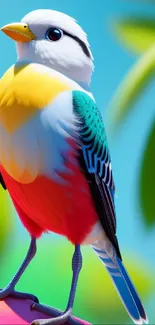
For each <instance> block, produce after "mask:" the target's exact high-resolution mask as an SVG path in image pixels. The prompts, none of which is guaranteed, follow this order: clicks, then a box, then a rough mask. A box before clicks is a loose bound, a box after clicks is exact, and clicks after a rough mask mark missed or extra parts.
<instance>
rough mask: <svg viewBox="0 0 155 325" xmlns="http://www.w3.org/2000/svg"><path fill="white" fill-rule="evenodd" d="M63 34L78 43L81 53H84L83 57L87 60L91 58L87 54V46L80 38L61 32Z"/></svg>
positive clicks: (88, 53)
mask: <svg viewBox="0 0 155 325" xmlns="http://www.w3.org/2000/svg"><path fill="white" fill-rule="evenodd" d="M63 34H64V35H66V36H69V37H71V38H73V39H74V40H75V41H76V42H78V44H79V45H80V46H81V48H82V50H83V52H84V53H85V55H86V56H87V57H88V58H91V55H90V52H89V50H88V48H87V45H86V44H85V43H84V42H83V41H82V40H81V39H80V38H78V37H77V36H74V35H72V34H69V33H67V32H65V31H64V30H63Z"/></svg>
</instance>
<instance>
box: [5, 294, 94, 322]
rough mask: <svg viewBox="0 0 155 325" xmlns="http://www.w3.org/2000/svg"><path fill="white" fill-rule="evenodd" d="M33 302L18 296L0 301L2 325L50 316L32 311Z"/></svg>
mask: <svg viewBox="0 0 155 325" xmlns="http://www.w3.org/2000/svg"><path fill="white" fill-rule="evenodd" d="M32 303H33V302H32V301H30V300H25V299H23V300H22V299H16V298H6V299H5V300H3V301H0V325H5V324H7V325H19V324H20V325H25V324H30V323H31V322H32V321H33V320H35V319H38V318H39V319H41V318H45V319H48V318H50V317H49V316H48V315H47V314H43V313H40V312H37V311H34V310H33V311H31V309H30V306H31V305H32ZM75 319H77V318H75ZM77 320H79V319H77ZM79 321H80V322H81V324H84V325H91V324H90V323H87V322H85V321H83V320H79ZM66 325H67V324H66Z"/></svg>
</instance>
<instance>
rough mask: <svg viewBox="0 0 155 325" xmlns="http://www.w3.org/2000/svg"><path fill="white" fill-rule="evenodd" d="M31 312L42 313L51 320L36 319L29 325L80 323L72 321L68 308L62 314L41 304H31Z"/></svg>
mask: <svg viewBox="0 0 155 325" xmlns="http://www.w3.org/2000/svg"><path fill="white" fill-rule="evenodd" d="M31 309H32V310H34V309H35V310H37V311H40V312H42V313H45V314H47V315H49V316H51V317H53V318H51V319H36V320H34V321H33V322H32V323H31V325H60V324H66V323H68V324H70V325H81V322H79V321H78V320H76V319H74V318H73V317H72V309H71V308H70V309H69V310H67V311H66V312H64V313H63V312H62V311H60V310H58V309H55V308H52V307H49V306H46V305H41V304H35V303H34V304H33V305H32V306H31Z"/></svg>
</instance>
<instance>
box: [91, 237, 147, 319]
mask: <svg viewBox="0 0 155 325" xmlns="http://www.w3.org/2000/svg"><path fill="white" fill-rule="evenodd" d="M105 246H107V247H105ZM102 247H103V248H102ZM92 248H93V249H94V251H95V253H96V254H97V255H98V257H99V258H100V259H101V261H102V262H103V264H104V265H105V267H106V269H107V271H108V273H109V275H110V277H111V279H112V281H113V283H114V286H115V288H116V290H117V292H118V294H119V296H120V298H121V301H122V303H123V305H124V307H125V309H126V310H127V312H128V314H129V316H130V317H131V319H132V320H133V322H134V323H135V324H143V322H144V323H146V324H148V318H147V315H146V313H145V310H144V307H143V305H142V303H141V301H140V298H139V296H138V294H137V292H136V289H135V288H134V285H133V284H132V282H131V280H130V277H129V275H128V274H127V271H126V269H125V267H124V266H123V263H122V262H121V260H120V258H119V257H118V256H117V255H116V252H115V249H114V247H113V246H112V244H111V243H110V242H109V243H108V245H105V241H98V242H95V244H93V245H92Z"/></svg>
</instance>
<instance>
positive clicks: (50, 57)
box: [2, 9, 93, 84]
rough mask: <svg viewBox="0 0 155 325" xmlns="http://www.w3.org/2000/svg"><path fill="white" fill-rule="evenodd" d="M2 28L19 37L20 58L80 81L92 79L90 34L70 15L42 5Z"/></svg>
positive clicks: (17, 39) (17, 40)
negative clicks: (40, 7)
mask: <svg viewBox="0 0 155 325" xmlns="http://www.w3.org/2000/svg"><path fill="white" fill-rule="evenodd" d="M2 31H3V32H4V33H5V34H7V35H8V36H10V37H11V38H13V39H14V40H15V41H16V44H17V54H18V60H19V61H29V62H35V63H40V64H44V65H46V66H48V67H50V68H52V69H54V70H56V71H59V72H60V73H63V74H64V75H66V76H67V77H69V78H72V79H73V80H75V81H77V82H83V83H87V84H89V83H90V80H91V74H92V71H93V56H92V54H91V51H90V47H89V43H88V40H87V35H86V34H85V32H84V31H83V30H82V28H81V27H80V26H79V25H78V24H77V22H76V21H75V20H74V19H73V18H71V17H69V16H68V15H66V14H64V13H61V12H58V11H54V10H47V9H39V10H35V11H32V12H30V13H28V14H27V15H26V16H25V17H24V18H23V19H22V20H21V23H13V24H9V25H6V26H4V27H2Z"/></svg>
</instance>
